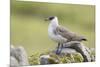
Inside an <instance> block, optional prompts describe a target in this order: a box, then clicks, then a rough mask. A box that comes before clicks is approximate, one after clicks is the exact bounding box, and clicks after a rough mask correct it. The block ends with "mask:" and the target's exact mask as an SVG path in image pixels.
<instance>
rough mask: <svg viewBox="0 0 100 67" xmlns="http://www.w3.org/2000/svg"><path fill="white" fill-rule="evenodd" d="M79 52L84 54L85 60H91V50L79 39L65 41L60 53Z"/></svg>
mask: <svg viewBox="0 0 100 67" xmlns="http://www.w3.org/2000/svg"><path fill="white" fill-rule="evenodd" d="M59 49H61V48H59ZM56 50H57V49H56ZM77 52H78V53H80V54H81V55H82V56H83V58H84V62H90V61H91V56H90V50H89V49H88V48H87V47H86V46H84V45H83V44H82V43H80V42H78V41H71V42H68V43H64V44H63V48H62V50H61V53H60V54H59V55H61V54H68V53H70V54H72V53H77Z"/></svg>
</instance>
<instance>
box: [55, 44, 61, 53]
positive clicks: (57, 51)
mask: <svg viewBox="0 0 100 67" xmlns="http://www.w3.org/2000/svg"><path fill="white" fill-rule="evenodd" d="M59 48H60V43H58V46H57V50H56V54H59Z"/></svg>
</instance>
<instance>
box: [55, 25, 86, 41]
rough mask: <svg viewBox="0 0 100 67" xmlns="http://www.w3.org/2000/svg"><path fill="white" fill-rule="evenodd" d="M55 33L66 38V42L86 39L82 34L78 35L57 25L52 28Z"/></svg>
mask: <svg viewBox="0 0 100 67" xmlns="http://www.w3.org/2000/svg"><path fill="white" fill-rule="evenodd" d="M54 33H55V34H59V35H61V36H62V37H64V38H66V39H68V40H67V42H69V41H87V39H86V38H85V37H83V36H80V35H78V34H76V33H74V32H72V31H69V30H68V29H66V28H64V27H61V26H58V27H57V28H56V29H55V30H54Z"/></svg>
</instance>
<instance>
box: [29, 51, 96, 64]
mask: <svg viewBox="0 0 100 67" xmlns="http://www.w3.org/2000/svg"><path fill="white" fill-rule="evenodd" d="M93 52H94V51H93ZM41 55H50V58H49V59H48V61H49V62H50V64H62V63H63V64H65V63H80V62H83V61H84V58H83V57H82V55H81V54H80V53H73V54H66V55H56V54H54V53H50V52H44V53H41V54H40V53H38V52H37V53H33V54H32V55H31V56H30V57H29V63H30V65H40V56H41ZM91 56H95V54H93V53H92V54H91ZM55 60H58V61H57V62H55Z"/></svg>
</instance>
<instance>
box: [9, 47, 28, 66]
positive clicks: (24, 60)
mask: <svg viewBox="0 0 100 67" xmlns="http://www.w3.org/2000/svg"><path fill="white" fill-rule="evenodd" d="M10 55H11V62H12V63H16V61H18V65H19V66H24V65H25V66H26V65H29V62H28V56H27V53H26V51H25V49H24V48H23V47H22V46H19V47H16V48H15V47H14V46H11V51H10ZM12 63H11V65H12Z"/></svg>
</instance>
